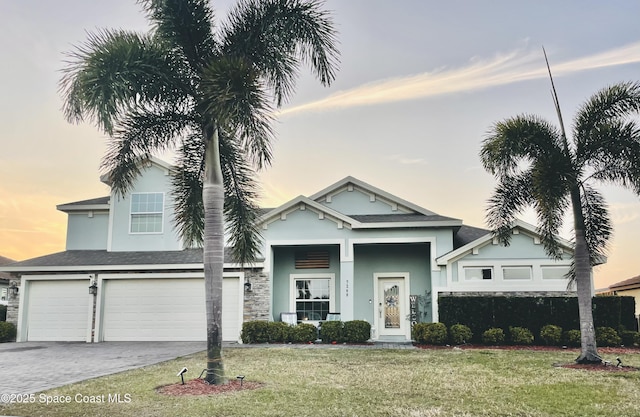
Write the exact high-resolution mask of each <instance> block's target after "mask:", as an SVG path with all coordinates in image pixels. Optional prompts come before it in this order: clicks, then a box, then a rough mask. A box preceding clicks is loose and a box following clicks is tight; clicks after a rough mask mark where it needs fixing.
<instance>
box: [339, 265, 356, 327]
mask: <svg viewBox="0 0 640 417" xmlns="http://www.w3.org/2000/svg"><path fill="white" fill-rule="evenodd" d="M353 314H354V312H353V260H344V259H341V260H340V320H342V321H351V320H353Z"/></svg>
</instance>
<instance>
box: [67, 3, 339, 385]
mask: <svg viewBox="0 0 640 417" xmlns="http://www.w3.org/2000/svg"><path fill="white" fill-rule="evenodd" d="M139 2H140V3H141V4H142V6H143V9H144V11H145V13H146V15H147V18H148V19H149V21H150V23H151V25H152V29H151V30H150V32H148V33H143V34H139V33H134V32H130V31H125V30H102V31H99V32H97V33H94V34H89V36H88V40H87V41H86V42H85V43H84V44H82V45H80V46H78V47H77V48H75V49H74V51H73V52H71V53H70V54H69V60H68V65H67V67H66V68H65V70H64V72H63V77H62V79H61V81H60V90H61V92H62V95H63V98H64V108H63V110H64V113H65V116H66V118H67V119H68V120H69V121H70V122H81V121H83V120H84V119H89V120H91V121H92V122H94V123H95V124H96V125H97V126H98V127H99V128H100V129H101V130H103V131H104V132H105V133H106V134H107V135H108V136H109V137H110V141H109V146H108V150H107V153H106V155H105V157H104V159H103V162H102V170H103V171H104V172H105V173H108V174H109V175H110V178H111V181H112V183H113V188H114V189H115V191H116V192H117V193H119V194H120V195H124V194H125V193H126V192H127V190H129V189H130V188H131V186H132V184H133V182H134V181H135V179H136V177H137V176H138V175H139V174H140V170H141V169H142V168H141V162H142V161H145V160H147V159H148V158H150V157H151V155H152V154H154V153H157V152H163V151H167V150H173V151H175V152H176V154H177V157H176V172H175V174H174V176H173V184H172V186H173V187H172V193H173V196H174V198H175V201H176V203H175V210H176V216H175V222H176V225H177V229H178V231H179V233H180V235H181V237H182V238H183V240H184V241H185V242H186V243H187V244H188V245H202V246H203V248H204V251H203V257H204V274H205V291H206V314H207V375H206V380H207V381H208V382H209V383H212V384H222V383H224V382H225V379H224V368H223V364H222V332H221V320H222V318H221V306H222V270H223V253H224V235H225V233H226V234H227V235H228V236H230V244H231V247H232V248H233V249H232V252H233V256H234V258H235V259H236V261H237V262H239V263H242V264H248V263H250V262H252V260H253V259H255V256H256V254H257V252H258V247H259V235H258V233H257V230H256V228H255V225H254V220H255V218H256V214H255V213H256V205H255V198H256V196H257V194H256V186H255V183H254V181H253V178H254V173H255V170H256V169H260V168H263V167H265V166H267V165H269V164H270V162H271V157H272V155H271V149H270V140H271V139H272V136H273V133H272V130H271V128H270V125H271V121H272V116H271V115H272V114H273V107H274V105H275V107H277V106H280V105H281V104H282V103H283V102H284V101H286V100H287V99H288V98H289V97H290V95H291V94H292V92H293V90H294V87H295V80H296V76H297V74H298V71H299V69H300V67H301V66H302V64H309V65H310V67H311V69H312V70H313V72H314V74H315V75H316V76H317V78H318V79H319V80H320V82H321V83H322V84H323V85H329V84H330V83H331V82H332V81H333V79H334V77H335V70H336V66H337V62H338V51H337V47H336V44H337V39H336V31H335V29H334V27H333V22H332V19H331V16H330V14H329V13H328V12H326V11H323V10H322V2H321V1H318V0H241V1H240V2H239V3H238V4H237V6H236V7H235V8H234V9H233V10H232V11H231V12H230V15H229V17H228V19H227V21H226V22H224V23H223V24H220V25H218V26H215V25H216V24H217V23H218V22H217V21H216V19H215V18H214V13H213V10H212V9H211V7H210V5H209V1H208V0H139ZM214 28H215V29H216V30H215V31H214ZM272 103H273V104H272ZM223 218H224V219H226V225H227V228H226V229H225V228H224V224H225V222H223Z"/></svg>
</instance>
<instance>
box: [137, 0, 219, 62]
mask: <svg viewBox="0 0 640 417" xmlns="http://www.w3.org/2000/svg"><path fill="white" fill-rule="evenodd" d="M138 3H140V4H142V6H143V8H144V10H145V12H146V13H147V16H148V18H149V20H150V21H151V22H153V23H154V25H155V28H154V29H155V35H156V36H158V37H159V38H161V39H163V40H165V41H166V42H167V44H169V45H172V46H173V47H178V48H179V49H180V51H181V53H182V54H183V55H184V57H185V59H186V60H187V62H189V64H190V66H191V68H192V70H193V72H194V73H195V74H198V73H199V72H200V71H201V70H202V68H203V67H204V66H205V65H206V63H207V62H209V60H210V59H211V58H212V57H213V56H214V55H215V51H216V48H217V47H216V42H215V38H214V36H213V32H212V27H211V25H212V24H213V18H214V13H213V10H212V9H211V7H210V6H209V1H208V0H139V1H138Z"/></svg>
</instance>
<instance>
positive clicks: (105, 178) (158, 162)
mask: <svg viewBox="0 0 640 417" xmlns="http://www.w3.org/2000/svg"><path fill="white" fill-rule="evenodd" d="M137 165H144V166H143V167H142V168H141V171H144V170H145V169H148V168H150V167H151V166H152V165H155V166H156V167H158V168H160V169H162V170H164V171H166V172H171V171H173V170H174V169H175V167H174V166H173V165H171V164H170V163H168V162H165V161H163V160H162V159H160V158H156V157H155V156H150V157H148V158H144V159H141V160H139V161H138V162H137ZM100 181H102V182H103V183H105V184H107V185H108V186H111V184H112V182H111V175H110V173H106V174H102V175H100Z"/></svg>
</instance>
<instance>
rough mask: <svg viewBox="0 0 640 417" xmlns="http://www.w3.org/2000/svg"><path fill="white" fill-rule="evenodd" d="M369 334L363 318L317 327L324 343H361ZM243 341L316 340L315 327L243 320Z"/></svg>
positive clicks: (369, 325) (301, 341)
mask: <svg viewBox="0 0 640 417" xmlns="http://www.w3.org/2000/svg"><path fill="white" fill-rule="evenodd" d="M370 337H371V324H369V323H368V322H366V321H364V320H353V321H347V322H341V321H327V322H324V323H323V324H322V326H321V328H320V338H321V339H322V341H323V342H325V343H331V342H340V343H342V342H347V343H364V342H366V341H367V340H369V338H370ZM241 338H242V342H243V343H249V344H251V343H289V342H293V343H309V342H315V341H316V340H317V339H318V329H317V328H316V326H314V325H313V324H311V323H300V324H298V325H296V326H291V325H289V324H287V323H283V322H281V321H271V322H268V321H263V320H254V321H247V322H244V323H243V324H242V333H241Z"/></svg>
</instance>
